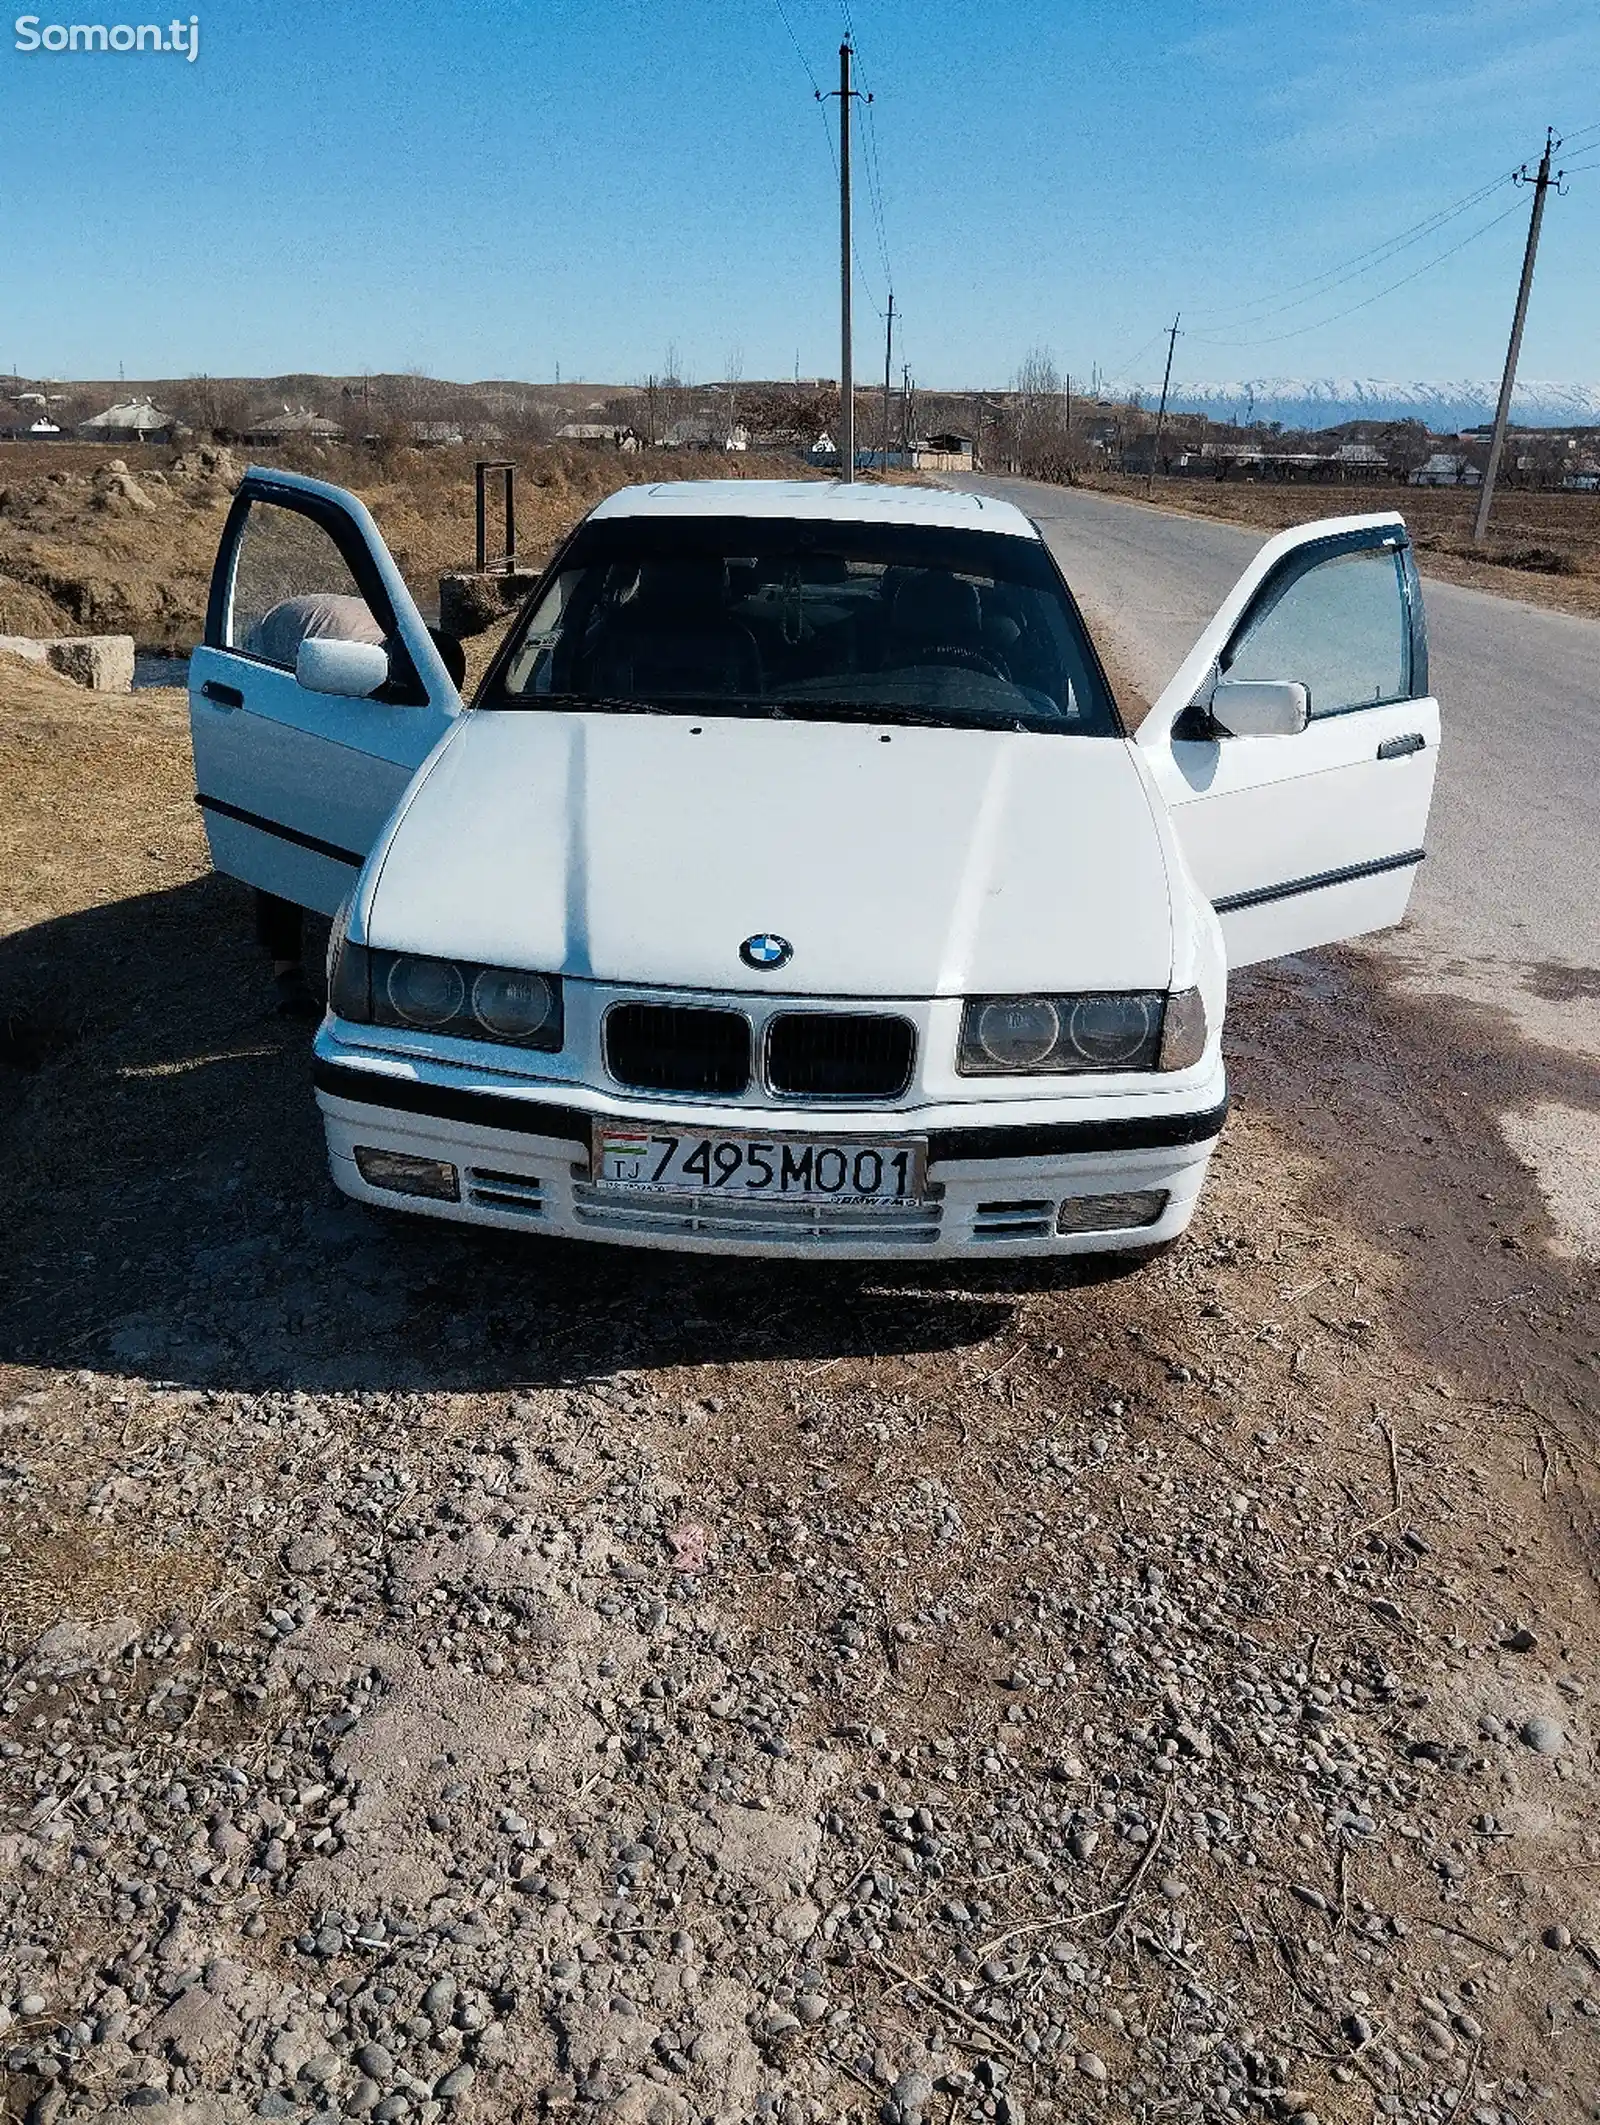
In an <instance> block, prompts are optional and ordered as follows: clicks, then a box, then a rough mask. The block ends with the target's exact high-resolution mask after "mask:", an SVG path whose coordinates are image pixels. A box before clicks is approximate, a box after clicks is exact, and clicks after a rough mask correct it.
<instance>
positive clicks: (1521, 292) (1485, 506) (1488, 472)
mask: <svg viewBox="0 0 1600 2125" xmlns="http://www.w3.org/2000/svg"><path fill="white" fill-rule="evenodd" d="M1560 145H1561V142H1560V141H1559V140H1558V139H1557V138H1556V136H1555V133H1554V131H1553V130H1550V129H1547V130H1546V132H1545V136H1544V153H1543V154H1542V155H1541V156H1540V157H1539V173H1538V175H1537V176H1536V177H1534V178H1532V179H1530V178H1529V176H1528V165H1527V164H1526V163H1524V164H1523V165H1522V168H1521V169H1520V170H1518V172H1517V180H1516V181H1517V183H1518V184H1528V183H1530V182H1531V183H1532V185H1533V212H1532V214H1531V215H1530V216H1529V217H1528V243H1527V248H1526V249H1525V250H1524V252H1523V254H1522V280H1521V283H1520V285H1519V286H1518V288H1517V312H1516V315H1515V317H1513V318H1512V320H1511V344H1510V346H1509V347H1507V349H1506V367H1505V374H1504V375H1503V376H1502V377H1501V379H1500V399H1499V403H1498V404H1497V405H1496V407H1495V409H1494V437H1493V440H1492V441H1491V442H1490V444H1489V462H1488V464H1487V465H1486V466H1485V467H1484V472H1483V488H1482V491H1481V493H1480V494H1479V496H1478V520H1477V522H1476V523H1475V524H1474V525H1473V527H1472V543H1473V545H1474V546H1481V545H1482V544H1483V541H1484V534H1485V533H1486V532H1487V531H1488V529H1489V508H1490V504H1491V503H1492V502H1493V501H1494V482H1495V475H1496V473H1497V472H1498V471H1499V470H1500V453H1501V451H1502V450H1504V448H1505V446H1506V423H1507V422H1508V421H1509V419H1510V418H1511V393H1512V391H1513V389H1514V388H1515V385H1516V381H1517V357H1518V355H1519V354H1520V353H1521V352H1522V328H1523V326H1524V324H1526V322H1527V318H1528V297H1529V295H1530V293H1531V292H1532V289H1533V262H1534V260H1535V258H1537V256H1538V255H1539V229H1540V226H1541V224H1542V223H1543V221H1544V201H1545V194H1546V193H1547V192H1548V191H1549V189H1550V187H1551V185H1552V184H1554V185H1555V186H1556V188H1557V190H1559V189H1560V186H1561V180H1562V178H1563V176H1564V175H1565V174H1566V173H1565V171H1562V170H1557V172H1556V174H1555V176H1554V177H1553V178H1552V177H1551V175H1550V158H1551V156H1552V155H1553V154H1554V153H1555V151H1556V149H1557V148H1558V147H1560Z"/></svg>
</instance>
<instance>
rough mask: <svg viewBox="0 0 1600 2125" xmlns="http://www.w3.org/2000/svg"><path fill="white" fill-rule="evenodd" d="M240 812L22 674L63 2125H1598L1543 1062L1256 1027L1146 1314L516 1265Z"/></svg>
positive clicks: (13, 966)
mask: <svg viewBox="0 0 1600 2125" xmlns="http://www.w3.org/2000/svg"><path fill="white" fill-rule="evenodd" d="M430 462H431V461H430ZM590 462H592V461H590ZM701 463H702V464H703V460H702V461H701ZM368 492H369V498H371V499H373V500H374V502H375V504H376V507H377V510H378V514H379V518H380V522H390V523H391V524H398V523H399V521H400V518H401V515H402V511H403V505H404V504H405V496H404V495H403V494H401V493H397V494H396V495H395V496H394V497H393V498H392V504H386V502H385V500H384V497H383V494H382V492H381V491H378V492H374V491H373V490H372V489H371V488H369V489H368ZM163 506H164V507H165V506H167V505H165V504H164V505H163ZM170 506H171V508H172V512H173V520H174V521H177V522H182V521H183V519H182V518H180V516H179V514H178V512H179V510H180V508H181V509H184V510H187V509H190V508H191V506H192V505H191V504H190V503H188V502H184V503H181V504H180V503H178V502H173V503H172V504H171V505H170ZM413 506H415V510H416V524H417V526H418V528H417V530H416V531H415V532H411V533H400V534H398V535H399V536H401V538H402V542H404V540H405V538H406V537H410V538H412V539H413V540H414V541H415V544H414V546H413V547H412V548H411V549H410V560H411V565H412V567H413V569H414V571H416V572H417V573H418V574H422V573H424V572H430V573H431V572H432V571H434V569H435V568H436V566H437V565H439V563H440V562H441V561H442V560H443V559H445V558H452V559H453V558H457V557H458V556H459V540H458V538H457V534H458V532H459V528H460V524H461V522H462V517H461V514H460V512H459V511H457V512H456V513H455V514H454V515H452V516H449V517H448V518H447V519H446V518H444V517H442V515H440V514H435V513H430V511H429V510H428V509H427V508H426V507H424V506H422V504H421V503H415V502H414V504H413ZM566 506H567V507H568V508H569V509H570V508H575V507H581V506H583V502H582V498H581V497H579V496H576V495H573V496H570V497H569V498H568V501H567V504H566ZM194 514H195V515H197V516H200V515H202V514H206V512H201V511H199V510H195V511H194ZM209 515H210V526H211V532H212V535H213V536H214V529H215V524H216V521H217V519H216V517H215V514H214V512H212V513H209ZM0 521H3V520H0ZM551 528H552V529H553V528H554V518H553V517H552V519H551ZM425 540H432V541H433V542H434V543H433V544H432V545H426V544H425V543H424V541H425ZM452 540H455V541H456V543H455V544H454V545H452ZM107 543H108V544H109V541H108V542H107ZM194 545H195V552H196V556H197V559H196V580H199V579H200V577H201V576H202V575H203V570H202V569H201V568H200V564H199V560H198V555H199V553H200V551H201V546H202V541H201V539H200V537H199V535H198V533H197V534H196V537H195V541H194ZM135 560H136V554H135V553H134V551H133V549H132V548H131V547H130V549H129V552H128V553H127V554H126V555H125V556H123V557H122V558H121V559H118V560H117V562H116V566H117V567H118V568H121V569H124V570H126V571H127V573H126V574H125V575H124V576H123V577H122V578H120V579H119V580H123V581H124V582H125V583H126V585H127V586H128V590H129V593H130V594H131V593H132V590H133V589H134V588H135V587H136V585H137V582H138V581H141V580H146V579H139V578H137V577H136V574H135V572H134V563H135ZM80 565H82V564H80ZM95 566H96V567H99V568H102V569H104V570H105V571H106V573H105V574H104V576H103V578H102V580H105V581H107V582H110V581H112V580H113V573H112V566H111V563H110V562H109V561H106V560H103V559H100V558H97V559H96V561H95ZM157 580H158V579H157V577H156V574H155V572H154V571H151V573H150V575H149V577H148V579H147V582H146V588H147V589H148V588H149V587H150V586H153V585H155V584H156V582H157ZM185 595H187V593H185ZM174 609H176V608H174ZM174 632H175V633H176V634H179V636H180V638H181V631H180V630H179V629H178V628H177V627H176V624H175V627H174ZM191 790H192V784H191V780H190V767H189V761H188V756H187V744H186V734H185V720H184V706H183V702H182V700H181V697H179V696H177V695H175V694H171V693H160V692H153V693H148V694H143V695H140V696H136V697H134V698H133V699H132V700H128V699H120V700H119V699H103V698H96V697H93V696H89V695H86V694H82V693H79V692H77V691H76V690H74V689H72V688H71V687H68V686H67V685H65V684H64V683H63V682H60V681H58V680H57V679H55V677H54V676H53V675H51V674H42V673H37V672H33V671H27V670H23V669H21V668H18V667H15V666H12V665H10V664H8V663H6V662H5V661H4V660H0V1186H3V1188H4V1191H5V1202H6V1206H7V1214H6V1219H5V1223H4V1226H3V1228H0V2118H3V2119H4V2120H5V2121H6V2125H16V2121H20V2120H22V2119H24V2118H26V2119H28V2120H30V2121H34V2125H67V2121H72V2120H84V2121H87V2120H96V2121H102V2120H105V2119H108V2118H117V2117H121V2116H123V2115H126V2116H127V2117H128V2118H129V2119H130V2120H134V2119H138V2120H142V2121H144V2125H245V2121H247V2120H254V2119H258V2118H261V2119H282V2120H307V2121H309V2120H313V2119H315V2120H320V2121H324V2125H337V2121H339V2120H342V2119H354V2118H372V2119H374V2120H376V2121H378V2125H389V2121H391V2120H416V2121H418V2125H456V2121H460V2125H473V2121H484V2125H490V2121H495V2125H498V2121H502V2120H506V2121H530V2125H531V2121H533V2120H543V2119H563V2118H572V2119H574V2120H578V2119H593V2120H596V2121H603V2120H611V2121H616V2125H700V2121H712V2120H715V2121H719V2125H750V2121H754V2120H772V2121H774V2125H824V2121H826V2125H833V2121H835V2120H852V2121H858V2125H877V2121H881V2120H887V2121H889V2125H976V2121H978V2120H987V2121H994V2125H1049V2121H1057V2125H1065V2121H1075V2120H1080V2119H1087V2118H1105V2119H1128V2120H1135V2119H1136V2120H1139V2121H1140V2125H1145V2121H1149V2125H1156V2121H1157V2120H1161V2121H1170V2120H1181V2121H1184V2125H1212V2121H1217V2120H1223V2119H1230V2120H1241V2121H1249V2125H1264V2121H1268V2120H1296V2121H1298V2125H1313V2121H1320V2125H1368V2121H1369V2120H1373V2119H1378V2118H1400V2119H1405V2120H1408V2121H1417V2125H1422V2121H1426V2125H1532V2121H1535V2120H1537V2121H1540V2125H1568V2121H1571V2120H1576V2119H1578V2118H1580V2117H1585V2116H1591V2115H1594V2114H1596V2113H1595V2105H1596V2103H1597V2101H1600V2079H1597V2067H1596V2060H1597V2051H1600V2045H1597V2034H1600V1831H1597V1827H1596V1825H1597V1815H1596V1806H1595V1800H1596V1755H1595V1733H1594V1704H1595V1693H1596V1691H1597V1689H1600V1659H1597V1647H1600V1633H1597V1630H1596V1622H1597V1591H1596V1582H1595V1576H1594V1564H1593V1559H1594V1554H1595V1535H1596V1525H1595V1517H1594V1506H1595V1500H1596V1495H1597V1484H1600V1463H1597V1460H1596V1450H1595V1425H1594V1411H1595V1402H1596V1391H1597V1386H1600V1307H1597V1303H1596V1274H1595V1267H1594V1265H1593V1264H1585V1263H1581V1262H1575V1261H1573V1260H1571V1259H1569V1258H1567V1257H1565V1256H1564V1255H1562V1254H1561V1253H1560V1252H1559V1251H1558V1249H1557V1247H1556V1245H1555V1244H1554V1240H1555V1236H1554V1235H1553V1233H1552V1230H1551V1227H1550V1224H1549V1220H1548V1218H1547V1216H1546V1214H1545V1211H1544V1209H1543V1207H1542V1205H1541V1202H1540V1198H1539V1196H1538V1192H1537V1189H1536V1187H1535V1186H1534V1184H1533V1182H1532V1180H1531V1178H1530V1176H1529V1175H1528V1174H1527V1173H1526V1171H1525V1169H1524V1168H1523V1167H1522V1166H1520V1165H1519V1164H1518V1162H1517V1161H1516V1160H1515V1159H1514V1158H1513V1157H1512V1156H1511V1155H1510V1153H1509V1152H1508V1151H1507V1150H1506V1149H1505V1146H1504V1143H1503V1140H1502V1137H1501V1133H1500V1129H1499V1124H1498V1115H1499V1114H1500V1113H1501V1112H1502V1111H1504V1110H1507V1109H1513V1110H1514V1109H1515V1108H1516V1107H1517V1105H1518V1103H1519V1100H1522V1099H1524V1098H1526V1097H1527V1096H1528V1093H1527V1086H1526V1085H1525V1083H1524V1081H1523V1077H1522V1072H1523V1071H1524V1069H1525V1067H1526V1065H1527V1062H1528V1055H1527V1051H1526V1050H1524V1049H1519V1047H1518V1045H1517V1042H1516V1039H1515V1036H1514V1034H1512V1033H1511V1032H1509V1031H1508V1030H1507V1029H1506V1028H1504V1027H1502V1026H1500V1025H1498V1024H1494V1025H1491V1024H1489V1023H1488V1022H1487V1021H1486V1020H1484V1019H1483V1018H1481V1017H1478V1016H1476V1015H1474V1014H1471V1013H1469V1012H1468V1011H1467V1010H1466V1009H1465V1008H1464V1007H1461V1006H1440V1007H1433V1006H1427V1007H1424V1006H1421V1005H1418V1004H1416V1003H1414V1002H1409V1003H1408V1002H1403V1001H1400V1000H1397V999H1396V998H1395V997H1393V996H1392V995H1390V994H1389V993H1387V992H1386V991H1385V990H1384V989H1383V988H1382V987H1381V986H1380V985H1379V984H1378V983H1377V981H1376V980H1375V978H1374V976H1373V974H1372V971H1371V969H1370V968H1369V967H1368V965H1367V964H1366V963H1365V962H1364V961H1363V960H1362V959H1361V957H1360V955H1359V954H1354V953H1352V954H1345V955H1321V956H1319V957H1317V958H1315V959H1310V960H1307V961H1305V962H1300V963H1294V964H1291V965H1289V966H1286V967H1284V968H1281V969H1278V970H1274V971H1271V972H1268V973H1266V974H1261V975H1257V976H1254V977H1251V978H1248V979H1245V980H1241V981H1240V982H1239V983H1238V984H1237V985H1236V996H1235V1000H1234V1011H1233V1016H1232V1017H1231V1019H1230V1027H1231V1033H1232V1039H1231V1054H1230V1065H1231V1068H1232V1072H1233V1076H1234V1082H1235V1089H1236V1094H1237V1096H1238V1105H1237V1109H1236V1112H1235V1115H1234V1118H1233V1120H1232V1121H1231V1122H1230V1124H1229V1129H1228V1133H1227V1136H1226V1138H1225V1141H1224V1145H1223V1148H1222V1151H1221V1153H1220V1154H1219V1158H1218V1163H1217V1169H1216V1172H1215V1174H1214V1177H1213V1182H1212V1186H1211V1190H1210V1192H1209V1194H1208V1196H1207V1199H1206V1201H1205V1204H1204V1206H1203V1209H1202V1212H1201V1215H1200V1217H1199V1219H1198V1220H1197V1224H1196V1227H1195V1230H1194V1232H1193V1234H1192V1235H1191V1237H1190V1239H1189V1240H1188V1241H1187V1242H1186V1243H1185V1244H1184V1245H1183V1246H1181V1247H1180V1248H1179V1249H1178V1250H1176V1251H1175V1252H1173V1253H1172V1254H1170V1255H1168V1256H1167V1257H1165V1258H1164V1259H1163V1260H1161V1261H1160V1262H1158V1263H1156V1264H1154V1265H1152V1266H1150V1267H1148V1268H1146V1269H1144V1270H1142V1271H1140V1272H1139V1273H1137V1274H1133V1275H1127V1274H1116V1273H1107V1272H1106V1270H1105V1269H1104V1268H1101V1269H1099V1270H1093V1269H1089V1270H1085V1269H1076V1270H1062V1271H1058V1272H1052V1273H1050V1274H1042V1273H1039V1272H1038V1271H1025V1270H1017V1269H1006V1268H1004V1267H1003V1266H996V1267H990V1268H987V1269H984V1270H970V1271H962V1272H959V1273H957V1274H947V1275H944V1276H938V1275H933V1274H930V1273H927V1272H919V1273H914V1274H913V1273H898V1272H896V1273H887V1272H859V1273H851V1272H846V1271H843V1270H841V1269H839V1268H837V1267H835V1268H831V1269H830V1268H828V1267H826V1266H818V1267H817V1268H815V1269H812V1268H809V1267H803V1268H802V1269H800V1270H798V1271H797V1270H796V1269H794V1268H793V1267H791V1266H789V1265H772V1266H760V1265H740V1264H733V1263H712V1262H705V1261H698V1262H697V1261H674V1260H673V1259H672V1258H670V1257H667V1256H659V1255H658V1256H648V1255H643V1256H633V1255H630V1254H628V1253H625V1252H620V1251H615V1250H608V1249H601V1248H581V1247H566V1246H554V1245H550V1244H548V1243H545V1244H541V1243H538V1242H533V1241H529V1242H527V1243H522V1244H519V1243H516V1242H514V1241H512V1240H509V1239H503V1238H501V1237H500V1236H498V1235H495V1236H487V1237H486V1236H480V1235H475V1234H472V1233H470V1232H466V1231H451V1230H447V1229H445V1228H441V1227H431V1226H429V1225H427V1224H425V1223H420V1222H413V1221H409V1220H405V1219H401V1218H395V1219H384V1218H379V1217H375V1216H371V1215H369V1214H368V1213H366V1212H364V1211H361V1210H358V1209H356V1208H355V1207H353V1206H351V1205H348V1204H346V1203H344V1202H343V1201H342V1200H341V1199H340V1198H339V1197H337V1196H336V1195H335V1194H334V1192H333V1191H332V1189H331V1185H330V1183H329V1182H328V1180H327V1177H326V1174H325V1170H324V1167H323V1163H322V1155H321V1148H320V1138H319V1131H318V1126H317V1120H316V1115H315V1110H314V1106H313V1102H312V1097H311V1091H310V1083H309V1074H310V1073H309V1056H308V1050H307V1042H306V1039H305V1035H304V1032H303V1030H299V1029H293V1028H290V1027H288V1026H286V1025H285V1024H284V1023H283V1022H282V1021H280V1020H278V1019H276V1018H275V1017H273V1016H272V1015H271V1014H270V1011H269V1008H268V1003H267V993H268V992H267V984H266V980H265V972H264V968H263V967H262V965H261V964H260V963H259V961H258V959H257V956H256V954H255V952H254V950H253V949H252V947H251V946H250V944H249V942H248V911H247V906H246V902H245V896H244V895H243V894H242V893H241V892H240V891H238V890H237V889H236V888H235V887H233V886H232V885H231V884H229V883H228V882H227V881H224V880H220V879H217V878H216V877H214V876H212V875H211V874H210V873H209V871H208V868H207V865H206V861H205V855H204V848H203V843H202V841H201V838H200V833H199V829H198V825H197V823H196V817H195V813H194V809H193V806H192V803H191V801H190V800H191ZM1579 1078H1581V1079H1582V1082H1581V1083H1579V1082H1571V1083H1570V1087H1569V1088H1570V1091H1571V1095H1572V1097H1573V1098H1574V1100H1575V1101H1579V1102H1583V1101H1587V1102H1589V1103H1594V1102H1596V1101H1597V1100H1600V1083H1597V1082H1596V1080H1595V1073H1594V1071H1593V1070H1592V1069H1586V1068H1583V1067H1582V1066H1580V1065H1578V1064H1575V1063H1570V1062H1569V1063H1566V1064H1562V1063H1561V1062H1559V1061H1555V1060H1552V1059H1550V1058H1540V1067H1539V1075H1538V1085H1539V1089H1540V1093H1541V1096H1548V1093H1549V1088H1550V1084H1551V1082H1552V1079H1554V1080H1555V1081H1556V1082H1557V1083H1558V1084H1560V1083H1562V1082H1567V1081H1570V1080H1575V1079H1579Z"/></svg>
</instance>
